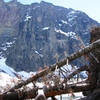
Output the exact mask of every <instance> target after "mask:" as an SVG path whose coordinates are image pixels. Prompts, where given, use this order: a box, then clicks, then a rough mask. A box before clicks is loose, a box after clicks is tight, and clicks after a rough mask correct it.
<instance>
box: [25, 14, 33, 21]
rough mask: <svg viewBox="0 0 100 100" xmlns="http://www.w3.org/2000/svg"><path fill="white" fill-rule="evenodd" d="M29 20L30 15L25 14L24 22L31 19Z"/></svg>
mask: <svg viewBox="0 0 100 100" xmlns="http://www.w3.org/2000/svg"><path fill="white" fill-rule="evenodd" d="M31 18H32V16H30V15H28V14H27V15H26V16H25V20H24V21H28V20H29V19H31Z"/></svg>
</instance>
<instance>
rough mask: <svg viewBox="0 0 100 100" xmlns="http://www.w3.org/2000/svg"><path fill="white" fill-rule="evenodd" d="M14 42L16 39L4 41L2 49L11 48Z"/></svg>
mask: <svg viewBox="0 0 100 100" xmlns="http://www.w3.org/2000/svg"><path fill="white" fill-rule="evenodd" d="M14 43H15V41H12V42H6V43H3V44H2V46H1V47H0V49H1V50H3V51H6V50H7V48H10V47H11V46H12V45H13V44H14Z"/></svg>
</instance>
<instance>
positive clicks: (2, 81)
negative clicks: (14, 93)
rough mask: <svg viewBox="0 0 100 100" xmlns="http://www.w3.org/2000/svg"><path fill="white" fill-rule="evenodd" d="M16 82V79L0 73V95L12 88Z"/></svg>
mask: <svg viewBox="0 0 100 100" xmlns="http://www.w3.org/2000/svg"><path fill="white" fill-rule="evenodd" d="M17 82H18V78H16V77H11V76H9V75H8V74H6V73H3V72H0V93H3V92H4V91H6V90H8V89H9V88H11V87H13V86H14V85H15V83H17Z"/></svg>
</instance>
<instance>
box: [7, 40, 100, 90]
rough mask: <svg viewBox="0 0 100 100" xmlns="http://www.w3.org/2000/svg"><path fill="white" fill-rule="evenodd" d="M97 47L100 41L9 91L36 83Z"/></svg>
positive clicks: (99, 45)
mask: <svg viewBox="0 0 100 100" xmlns="http://www.w3.org/2000/svg"><path fill="white" fill-rule="evenodd" d="M99 47H100V40H97V41H95V42H93V43H92V44H90V45H89V46H86V47H85V48H83V49H81V50H79V51H77V52H76V53H73V54H71V55H70V56H68V57H67V58H65V59H64V60H62V61H59V62H58V63H56V64H54V65H51V66H49V68H47V69H44V70H42V71H41V72H39V73H37V74H36V75H34V76H33V77H31V78H29V79H27V80H26V81H23V82H21V83H19V84H17V85H15V86H14V87H12V88H11V89H10V90H9V91H13V90H15V89H18V88H21V87H22V86H23V85H26V84H28V83H30V82H32V81H36V80H37V79H38V78H40V77H42V76H44V75H47V74H48V73H50V72H51V71H54V70H55V69H56V67H58V68H60V67H62V66H64V65H65V64H66V61H67V60H69V61H72V60H75V59H77V58H79V57H81V56H82V55H85V54H87V53H89V52H91V51H92V50H93V49H95V48H99ZM9 91H7V92H9Z"/></svg>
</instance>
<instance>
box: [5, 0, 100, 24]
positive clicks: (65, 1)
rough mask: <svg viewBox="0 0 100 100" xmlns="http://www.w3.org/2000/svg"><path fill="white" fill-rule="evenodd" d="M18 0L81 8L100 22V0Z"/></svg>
mask: <svg viewBox="0 0 100 100" xmlns="http://www.w3.org/2000/svg"><path fill="white" fill-rule="evenodd" d="M6 1H9V0H6ZM18 1H20V2H21V3H24V4H31V3H33V2H40V1H46V2H51V3H53V4H55V5H59V6H63V7H66V8H73V9H75V10H81V11H83V12H85V13H86V14H88V15H89V16H90V17H91V18H93V19H94V20H96V21H98V22H99V23H100V0H18Z"/></svg>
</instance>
